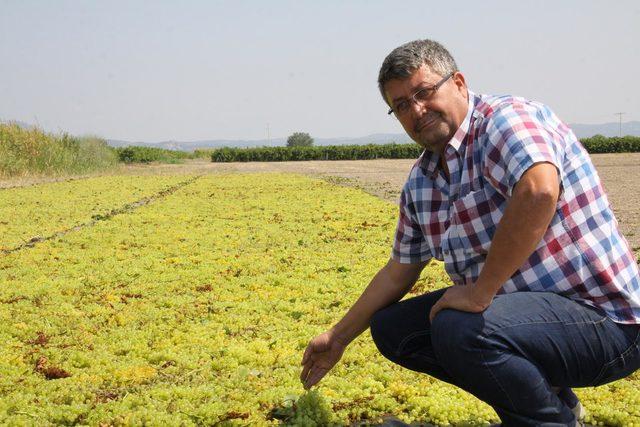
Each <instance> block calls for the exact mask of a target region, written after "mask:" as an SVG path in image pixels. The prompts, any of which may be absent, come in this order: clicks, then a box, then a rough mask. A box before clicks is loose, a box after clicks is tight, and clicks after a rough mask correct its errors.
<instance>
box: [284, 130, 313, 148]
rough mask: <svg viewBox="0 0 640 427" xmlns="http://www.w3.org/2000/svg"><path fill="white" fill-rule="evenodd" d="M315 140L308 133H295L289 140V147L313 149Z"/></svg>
mask: <svg viewBox="0 0 640 427" xmlns="http://www.w3.org/2000/svg"><path fill="white" fill-rule="evenodd" d="M312 145H313V138H311V135H309V134H308V133H306V132H294V133H293V134H292V135H290V136H289V138H287V147H311V146H312Z"/></svg>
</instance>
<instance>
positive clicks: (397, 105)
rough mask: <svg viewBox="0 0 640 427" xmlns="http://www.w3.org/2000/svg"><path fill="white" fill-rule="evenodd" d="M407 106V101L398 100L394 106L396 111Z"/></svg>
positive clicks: (402, 109) (405, 108) (403, 109)
mask: <svg viewBox="0 0 640 427" xmlns="http://www.w3.org/2000/svg"><path fill="white" fill-rule="evenodd" d="M408 108H409V103H408V102H407V101H400V102H398V103H397V104H396V106H395V110H396V111H407V109H408Z"/></svg>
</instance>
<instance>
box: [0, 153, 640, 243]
mask: <svg viewBox="0 0 640 427" xmlns="http://www.w3.org/2000/svg"><path fill="white" fill-rule="evenodd" d="M592 159H593V162H594V164H595V165H596V169H597V171H598V174H599V175H600V178H601V179H602V182H603V184H604V187H605V190H606V191H607V194H608V195H609V200H610V202H611V204H612V206H613V210H614V213H615V215H616V218H617V219H618V222H619V223H620V228H621V229H622V232H623V234H624V235H625V237H626V238H627V240H628V241H629V244H630V245H631V247H632V249H633V250H634V252H635V253H636V255H638V254H640V153H625V154H594V155H592ZM414 162H415V160H413V159H400V160H391V159H380V160H338V161H304V162H249V163H211V162H208V161H205V160H194V161H188V162H186V163H184V164H177V165H163V164H158V165H133V166H122V167H121V168H119V169H117V170H114V171H111V172H110V174H122V173H125V174H140V175H147V174H192V173H197V174H208V173H255V172H290V173H300V174H304V175H310V176H314V177H320V178H323V179H326V180H328V181H330V182H333V183H336V184H341V185H349V186H354V187H358V188H361V189H363V190H364V191H366V192H368V193H370V194H373V195H375V196H377V197H380V198H382V199H384V200H387V201H390V202H392V203H397V200H398V195H399V193H400V190H401V189H402V185H403V184H404V181H405V179H406V177H407V175H408V173H409V170H410V169H411V166H412V165H413V163H414ZM64 179H65V178H63V179H60V178H59V179H56V178H40V179H39V178H22V179H13V180H4V181H0V188H6V187H12V186H22V185H31V184H36V183H39V182H51V181H56V180H64ZM71 179H77V177H76V178H71Z"/></svg>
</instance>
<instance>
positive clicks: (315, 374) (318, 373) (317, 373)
mask: <svg viewBox="0 0 640 427" xmlns="http://www.w3.org/2000/svg"><path fill="white" fill-rule="evenodd" d="M327 371H328V370H327V369H325V368H314V369H313V370H312V371H311V373H310V374H309V378H308V379H307V381H305V383H304V388H305V389H307V390H308V389H310V388H311V387H313V386H314V385H316V384H317V383H318V381H320V380H321V379H322V377H324V375H325V374H326V373H327Z"/></svg>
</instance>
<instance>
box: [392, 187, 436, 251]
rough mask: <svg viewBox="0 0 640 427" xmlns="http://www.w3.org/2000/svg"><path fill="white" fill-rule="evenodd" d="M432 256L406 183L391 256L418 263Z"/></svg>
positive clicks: (401, 196) (401, 198)
mask: <svg viewBox="0 0 640 427" xmlns="http://www.w3.org/2000/svg"><path fill="white" fill-rule="evenodd" d="M431 257H432V255H431V251H430V250H429V246H428V244H427V240H426V239H425V237H424V234H423V232H422V229H421V228H420V223H419V222H418V218H417V215H416V212H415V207H414V205H413V203H412V201H411V194H410V190H409V189H408V188H407V186H406V185H405V187H404V188H403V190H402V194H401V195H400V215H399V217H398V225H397V227H396V232H395V238H394V242H393V249H392V251H391V258H392V259H394V260H395V261H398V262H399V263H401V264H417V263H420V262H424V261H428V260H430V259H431Z"/></svg>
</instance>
